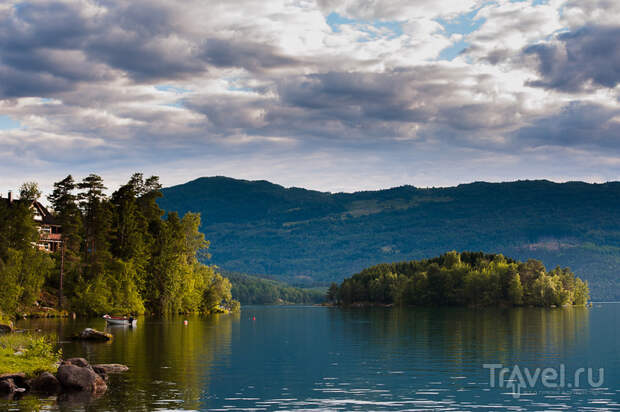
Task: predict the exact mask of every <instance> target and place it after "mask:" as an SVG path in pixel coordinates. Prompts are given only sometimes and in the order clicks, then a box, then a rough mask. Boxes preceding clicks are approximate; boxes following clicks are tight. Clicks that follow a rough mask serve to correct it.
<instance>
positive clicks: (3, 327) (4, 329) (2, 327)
mask: <svg viewBox="0 0 620 412" xmlns="http://www.w3.org/2000/svg"><path fill="white" fill-rule="evenodd" d="M11 332H13V325H10V324H8V325H7V324H6V323H0V334H1V333H11Z"/></svg>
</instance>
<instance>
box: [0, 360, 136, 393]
mask: <svg viewBox="0 0 620 412" xmlns="http://www.w3.org/2000/svg"><path fill="white" fill-rule="evenodd" d="M127 370H129V368H128V367H127V366H125V365H120V364H98V365H90V364H89V363H88V361H87V360H86V359H84V358H71V359H66V360H63V361H61V362H60V364H59V365H58V370H57V371H56V373H55V374H52V373H49V372H43V373H41V374H40V375H38V376H36V377H34V378H31V379H28V378H27V377H26V374H24V373H5V374H0V397H4V398H9V399H16V398H19V397H21V396H22V395H23V394H25V393H27V392H32V393H38V394H44V395H59V394H63V393H76V392H81V393H88V394H92V395H95V396H98V395H101V394H103V393H105V392H106V390H107V389H108V385H107V383H106V382H107V381H108V375H109V374H112V373H121V372H125V371H127Z"/></svg>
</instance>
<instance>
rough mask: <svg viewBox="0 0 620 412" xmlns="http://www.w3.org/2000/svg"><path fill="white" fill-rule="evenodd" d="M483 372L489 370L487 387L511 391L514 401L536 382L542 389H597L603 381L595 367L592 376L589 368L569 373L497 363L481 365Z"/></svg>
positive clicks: (558, 369) (561, 367)
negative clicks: (506, 365)
mask: <svg viewBox="0 0 620 412" xmlns="http://www.w3.org/2000/svg"><path fill="white" fill-rule="evenodd" d="M482 367H483V368H484V369H488V370H489V385H490V386H491V388H496V387H499V388H507V389H511V390H512V393H511V395H512V396H513V397H515V398H518V397H520V396H521V393H522V391H523V390H531V389H534V388H535V387H536V386H537V385H538V384H539V383H540V385H542V386H543V387H544V388H546V389H555V390H561V389H585V388H599V387H601V386H602V385H603V383H604V381H605V369H604V368H599V369H598V373H595V372H594V370H593V369H592V368H579V369H576V370H575V371H574V372H573V373H569V372H567V371H566V366H565V365H564V364H561V365H560V366H559V368H544V369H541V368H536V369H533V370H531V369H530V368H521V367H520V366H519V365H514V366H513V367H512V368H508V367H504V365H502V364H500V363H491V364H489V363H485V364H484V365H482Z"/></svg>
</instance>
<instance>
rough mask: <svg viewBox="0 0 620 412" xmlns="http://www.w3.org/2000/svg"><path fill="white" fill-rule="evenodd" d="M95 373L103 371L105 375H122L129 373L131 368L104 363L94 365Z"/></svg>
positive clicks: (118, 364)
mask: <svg viewBox="0 0 620 412" xmlns="http://www.w3.org/2000/svg"><path fill="white" fill-rule="evenodd" d="M93 369H94V370H95V372H97V373H98V371H102V372H103V373H121V372H127V371H128V370H129V367H128V366H126V365H121V364H120V363H102V364H99V365H93Z"/></svg>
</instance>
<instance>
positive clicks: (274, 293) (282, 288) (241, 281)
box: [224, 272, 325, 305]
mask: <svg viewBox="0 0 620 412" xmlns="http://www.w3.org/2000/svg"><path fill="white" fill-rule="evenodd" d="M224 275H225V276H226V277H227V278H228V279H229V280H230V282H231V283H232V289H231V293H232V296H233V298H234V299H236V300H238V301H239V302H241V304H243V305H271V304H282V303H286V304H300V303H322V302H324V301H325V289H308V288H296V287H293V286H291V285H288V284H286V283H283V282H278V281H275V280H271V279H265V278H261V277H258V276H252V275H247V274H244V273H235V272H224Z"/></svg>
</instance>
